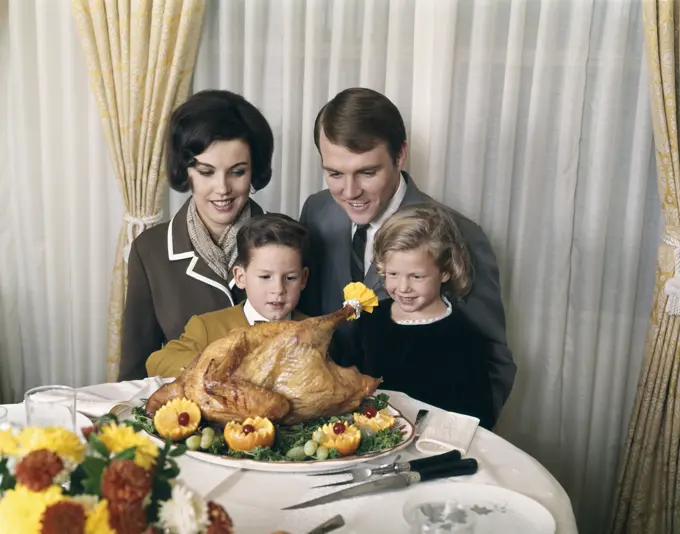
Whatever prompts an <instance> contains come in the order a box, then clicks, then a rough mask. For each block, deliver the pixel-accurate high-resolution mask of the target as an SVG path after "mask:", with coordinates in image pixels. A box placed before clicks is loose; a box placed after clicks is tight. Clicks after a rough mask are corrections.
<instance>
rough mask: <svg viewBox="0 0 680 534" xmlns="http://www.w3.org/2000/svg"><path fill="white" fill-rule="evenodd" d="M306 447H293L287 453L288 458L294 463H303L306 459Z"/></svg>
mask: <svg viewBox="0 0 680 534" xmlns="http://www.w3.org/2000/svg"><path fill="white" fill-rule="evenodd" d="M306 456H307V455H306V454H305V448H304V447H293V448H292V449H291V450H289V451H288V452H287V453H286V458H288V459H289V460H293V461H294V462H301V461H303V460H304V459H305V458H306Z"/></svg>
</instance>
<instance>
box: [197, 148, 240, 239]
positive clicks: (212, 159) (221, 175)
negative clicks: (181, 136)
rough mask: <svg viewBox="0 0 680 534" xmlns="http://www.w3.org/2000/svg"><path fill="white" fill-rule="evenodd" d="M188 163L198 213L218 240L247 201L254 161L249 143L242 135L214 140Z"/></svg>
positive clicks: (213, 236)
mask: <svg viewBox="0 0 680 534" xmlns="http://www.w3.org/2000/svg"><path fill="white" fill-rule="evenodd" d="M195 160H196V163H195V164H194V165H193V166H192V167H189V169H188V172H189V180H190V183H191V192H192V195H193V197H194V201H195V202H196V209H197V210H198V214H199V216H200V217H201V220H202V221H203V224H205V225H206V227H207V228H208V230H209V231H210V235H211V236H212V238H213V239H214V240H215V241H217V240H218V239H219V238H220V236H221V235H222V234H223V233H224V230H226V229H227V228H228V227H229V226H230V225H231V224H232V222H233V221H234V219H235V218H236V216H237V215H238V214H239V213H241V210H242V209H243V207H244V206H245V205H246V202H248V197H249V196H250V180H251V177H252V165H251V160H250V147H249V146H248V143H246V142H245V141H243V140H241V139H233V140H231V141H215V142H214V143H212V144H211V145H210V146H209V147H208V148H207V149H206V150H205V151H203V152H202V153H201V154H199V155H197V156H196V158H195Z"/></svg>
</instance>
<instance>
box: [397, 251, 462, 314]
mask: <svg viewBox="0 0 680 534" xmlns="http://www.w3.org/2000/svg"><path fill="white" fill-rule="evenodd" d="M384 272H385V288H386V289H387V292H388V293H389V295H390V297H392V299H393V300H394V302H396V303H397V305H398V306H399V307H400V308H401V309H402V311H403V312H404V313H408V314H414V316H418V317H423V318H424V317H429V316H430V315H431V314H432V313H434V312H435V310H436V309H438V308H439V307H440V306H441V287H442V284H443V283H445V282H447V281H448V280H449V278H450V276H449V274H448V273H444V272H442V271H440V270H439V267H437V264H436V263H435V261H434V258H433V257H432V256H431V255H430V254H429V252H427V250H425V249H424V248H422V247H421V248H417V249H414V250H408V251H399V252H391V253H389V254H387V257H386V258H385V268H384ZM414 318H416V317H414Z"/></svg>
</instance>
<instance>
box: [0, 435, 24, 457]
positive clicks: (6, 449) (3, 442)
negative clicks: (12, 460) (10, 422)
mask: <svg viewBox="0 0 680 534" xmlns="http://www.w3.org/2000/svg"><path fill="white" fill-rule="evenodd" d="M18 449H19V446H18V444H17V439H16V437H15V436H14V433H13V432H12V431H11V430H0V456H3V455H4V456H9V455H12V454H16V453H17V451H18Z"/></svg>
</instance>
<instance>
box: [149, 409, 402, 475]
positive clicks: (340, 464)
mask: <svg viewBox="0 0 680 534" xmlns="http://www.w3.org/2000/svg"><path fill="white" fill-rule="evenodd" d="M387 411H388V413H389V414H390V415H392V416H394V419H395V422H394V424H395V425H396V426H397V427H399V428H401V430H402V433H403V440H402V442H401V443H400V444H399V445H397V446H396V447H392V448H389V449H383V450H380V451H376V452H371V453H367V454H362V455H360V456H357V455H350V456H344V457H341V458H333V459H329V460H307V461H299V462H294V461H279V462H273V461H261V460H254V459H251V458H232V457H230V456H224V455H217V454H211V453H209V452H201V451H191V450H189V451H187V453H186V455H187V456H189V457H191V458H195V459H197V460H200V461H202V462H208V463H211V464H214V465H219V466H222V467H230V468H236V469H251V470H253V471H266V472H270V473H320V472H325V471H335V470H340V469H347V468H350V467H354V466H356V465H359V464H362V463H364V462H367V461H373V460H378V459H380V458H384V457H386V456H390V455H391V454H395V453H396V452H398V451H400V450H402V449H404V448H406V447H408V446H409V445H410V444H411V443H412V442H413V440H414V438H415V427H414V426H413V423H411V422H410V421H409V420H408V419H406V417H404V416H403V415H402V414H401V412H400V411H399V410H397V409H396V408H394V407H393V406H392V405H390V404H388V405H387ZM149 436H150V437H151V439H152V440H154V442H155V443H157V444H158V445H159V446H161V447H162V446H163V441H162V440H161V439H160V438H158V437H157V436H154V435H152V434H149Z"/></svg>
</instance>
